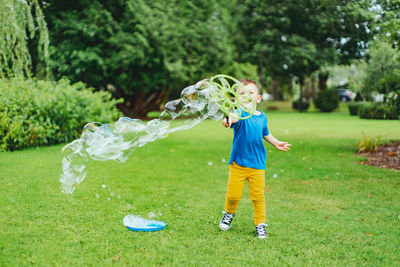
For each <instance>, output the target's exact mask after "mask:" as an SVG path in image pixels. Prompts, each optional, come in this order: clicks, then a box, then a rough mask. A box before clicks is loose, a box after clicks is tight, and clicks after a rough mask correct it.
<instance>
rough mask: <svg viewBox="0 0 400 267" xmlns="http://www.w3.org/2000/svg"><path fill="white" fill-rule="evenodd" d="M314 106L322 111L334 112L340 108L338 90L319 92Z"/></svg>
mask: <svg viewBox="0 0 400 267" xmlns="http://www.w3.org/2000/svg"><path fill="white" fill-rule="evenodd" d="M314 105H315V107H316V108H318V109H319V110H320V111H323V112H332V111H334V110H335V109H336V108H337V107H338V106H339V93H338V91H337V90H334V89H329V90H324V91H321V92H318V94H317V97H316V98H315V99H314Z"/></svg>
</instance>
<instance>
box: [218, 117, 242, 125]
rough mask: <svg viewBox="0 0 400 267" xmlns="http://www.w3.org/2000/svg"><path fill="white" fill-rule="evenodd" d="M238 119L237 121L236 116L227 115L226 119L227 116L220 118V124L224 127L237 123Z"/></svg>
mask: <svg viewBox="0 0 400 267" xmlns="http://www.w3.org/2000/svg"><path fill="white" fill-rule="evenodd" d="M238 121H239V119H238V118H235V117H232V116H229V117H228V120H227V117H225V118H224V119H223V120H222V125H223V126H225V127H231V125H233V124H235V123H237V122H238Z"/></svg>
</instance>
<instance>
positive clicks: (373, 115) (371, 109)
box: [358, 103, 385, 119]
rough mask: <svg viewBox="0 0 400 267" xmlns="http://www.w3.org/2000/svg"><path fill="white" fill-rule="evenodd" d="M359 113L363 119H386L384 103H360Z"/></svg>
mask: <svg viewBox="0 0 400 267" xmlns="http://www.w3.org/2000/svg"><path fill="white" fill-rule="evenodd" d="M358 115H359V116H360V118H363V119H384V118H385V104H384V103H363V104H362V105H360V108H359V113H358Z"/></svg>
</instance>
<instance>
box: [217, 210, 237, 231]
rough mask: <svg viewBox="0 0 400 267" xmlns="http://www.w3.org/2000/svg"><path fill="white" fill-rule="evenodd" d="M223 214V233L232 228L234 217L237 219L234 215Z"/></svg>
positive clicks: (220, 224) (221, 223) (220, 227)
mask: <svg viewBox="0 0 400 267" xmlns="http://www.w3.org/2000/svg"><path fill="white" fill-rule="evenodd" d="M222 213H225V214H224V217H222V219H221V221H220V222H219V229H221V230H222V231H226V230H229V228H231V224H232V220H233V217H235V214H234V213H228V212H225V211H223V212H222Z"/></svg>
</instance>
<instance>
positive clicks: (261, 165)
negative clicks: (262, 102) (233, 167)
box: [229, 110, 269, 170]
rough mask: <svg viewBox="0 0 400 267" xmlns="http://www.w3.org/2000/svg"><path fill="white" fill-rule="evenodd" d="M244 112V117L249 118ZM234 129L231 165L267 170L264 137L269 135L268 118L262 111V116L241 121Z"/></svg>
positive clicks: (233, 126) (254, 116)
mask: <svg viewBox="0 0 400 267" xmlns="http://www.w3.org/2000/svg"><path fill="white" fill-rule="evenodd" d="M248 115H249V114H248V113H247V112H244V111H243V110H242V115H241V116H243V117H246V116H248ZM231 128H233V143H232V152H231V157H230V159H229V164H232V163H233V162H236V164H238V165H240V166H243V167H249V168H253V169H260V170H263V169H265V161H266V160H267V153H266V152H265V147H264V144H263V136H265V135H269V131H268V127H267V116H265V113H264V112H262V111H261V114H260V115H255V114H253V115H252V116H251V117H250V118H248V119H244V120H239V121H238V122H236V123H235V124H233V125H232V126H231Z"/></svg>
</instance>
